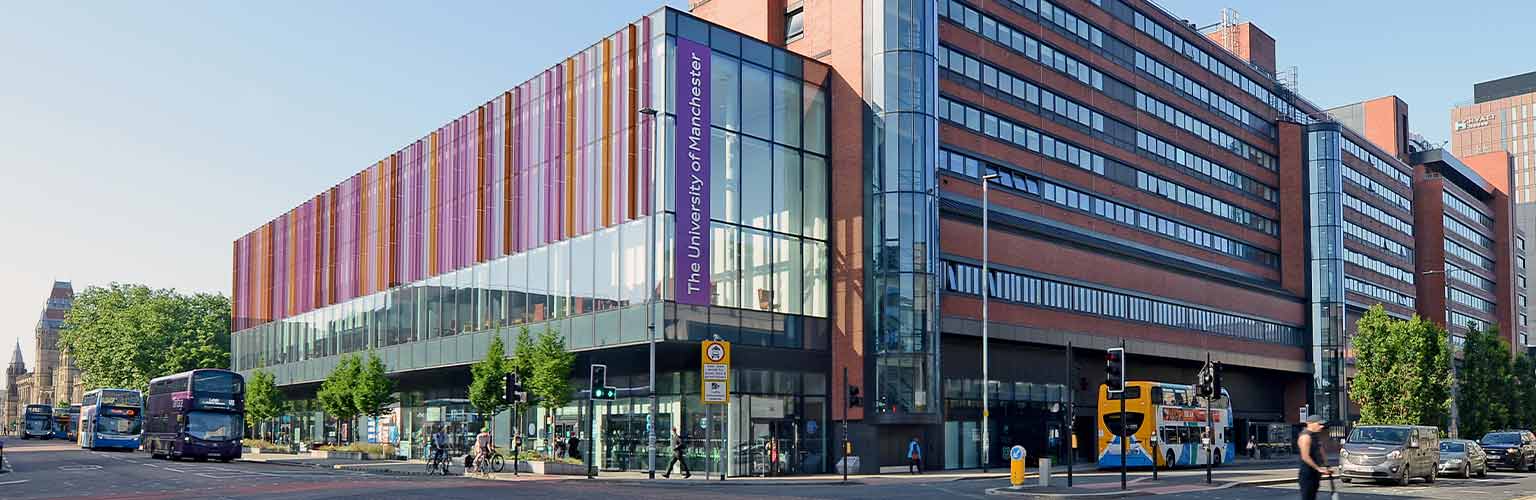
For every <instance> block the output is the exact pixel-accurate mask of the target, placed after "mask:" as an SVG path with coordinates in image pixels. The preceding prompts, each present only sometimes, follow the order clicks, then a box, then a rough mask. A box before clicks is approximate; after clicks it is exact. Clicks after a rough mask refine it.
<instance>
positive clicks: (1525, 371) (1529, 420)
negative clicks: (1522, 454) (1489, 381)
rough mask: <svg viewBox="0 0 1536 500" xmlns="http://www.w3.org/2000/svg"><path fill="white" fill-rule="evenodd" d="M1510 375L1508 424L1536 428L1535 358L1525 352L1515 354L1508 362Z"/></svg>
mask: <svg viewBox="0 0 1536 500" xmlns="http://www.w3.org/2000/svg"><path fill="white" fill-rule="evenodd" d="M1510 375H1511V379H1510V380H1511V383H1510V384H1509V386H1510V391H1511V392H1513V393H1514V396H1513V397H1511V398H1510V401H1511V402H1512V403H1511V405H1512V407H1511V411H1510V426H1512V427H1516V428H1520V429H1532V428H1536V360H1532V359H1531V357H1530V356H1527V355H1525V353H1519V354H1516V355H1515V361H1514V363H1511V364H1510Z"/></svg>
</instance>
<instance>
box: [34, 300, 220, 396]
mask: <svg viewBox="0 0 1536 500" xmlns="http://www.w3.org/2000/svg"><path fill="white" fill-rule="evenodd" d="M59 348H60V349H63V350H64V351H65V352H68V353H69V355H70V357H71V358H73V359H74V362H75V366H77V367H79V368H80V372H81V382H82V383H83V384H84V385H85V387H86V388H87V389H95V388H99V387H124V388H137V389H139V390H147V389H148V388H149V380H150V379H153V378H155V377H159V376H163V375H170V374H173V373H179V372H183V371H187V370H191V369H194V368H228V367H229V299H228V298H226V297H224V296H223V295H213V294H205V293H199V294H193V295H184V294H181V293H177V292H176V291H175V290H170V289H160V290H155V289H151V288H149V287H148V286H144V285H137V284H121V283H113V284H111V285H109V286H107V287H105V288H103V287H94V286H93V287H89V288H87V289H85V291H83V292H81V293H80V294H79V295H76V296H75V301H74V307H73V308H72V309H70V311H69V313H68V314H67V315H66V316H65V318H64V327H63V329H62V330H61V331H60V333H59Z"/></svg>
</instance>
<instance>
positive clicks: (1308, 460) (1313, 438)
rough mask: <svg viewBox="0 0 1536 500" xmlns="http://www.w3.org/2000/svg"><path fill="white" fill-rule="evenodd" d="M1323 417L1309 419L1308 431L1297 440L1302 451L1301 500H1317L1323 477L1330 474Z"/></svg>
mask: <svg viewBox="0 0 1536 500" xmlns="http://www.w3.org/2000/svg"><path fill="white" fill-rule="evenodd" d="M1324 422H1325V421H1324V420H1323V417H1322V416H1320V415H1312V416H1310V417H1307V430H1306V431H1303V432H1302V433H1301V436H1300V437H1297V438H1296V449H1297V450H1300V451H1301V463H1300V464H1298V465H1299V467H1300V469H1301V470H1300V471H1299V472H1298V473H1297V477H1298V480H1299V482H1300V486H1301V500H1317V488H1318V486H1320V485H1321V483H1322V479H1323V475H1325V474H1329V473H1330V472H1329V470H1328V466H1327V465H1326V464H1327V463H1328V458H1327V456H1326V455H1324V454H1323V439H1325V438H1324V436H1323V427H1324Z"/></svg>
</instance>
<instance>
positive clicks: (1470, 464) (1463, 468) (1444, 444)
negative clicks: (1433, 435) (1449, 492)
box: [1440, 439, 1488, 477]
mask: <svg viewBox="0 0 1536 500" xmlns="http://www.w3.org/2000/svg"><path fill="white" fill-rule="evenodd" d="M1440 474H1447V475H1453V476H1460V477H1472V475H1473V474H1477V477H1488V454H1487V453H1486V452H1484V451H1483V447H1482V446H1480V445H1478V444H1477V441H1473V440H1470V439H1446V440H1443V441H1440Z"/></svg>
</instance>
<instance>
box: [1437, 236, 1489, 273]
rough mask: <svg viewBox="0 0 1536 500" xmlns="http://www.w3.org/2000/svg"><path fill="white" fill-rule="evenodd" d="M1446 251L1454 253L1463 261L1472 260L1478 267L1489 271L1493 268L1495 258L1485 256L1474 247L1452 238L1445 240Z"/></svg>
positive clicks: (1448, 253) (1449, 253) (1450, 253)
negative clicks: (1475, 250) (1466, 245)
mask: <svg viewBox="0 0 1536 500" xmlns="http://www.w3.org/2000/svg"><path fill="white" fill-rule="evenodd" d="M1445 253H1446V254H1447V255H1454V256H1456V258H1458V259H1461V260H1463V261H1466V262H1471V263H1472V264H1473V265H1475V266H1477V267H1481V268H1483V269H1487V270H1489V271H1492V270H1493V259H1490V258H1487V257H1484V256H1483V254H1480V253H1477V252H1474V251H1472V249H1470V248H1467V247H1465V246H1462V244H1460V243H1457V242H1454V241H1451V240H1450V239H1446V240H1445Z"/></svg>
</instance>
